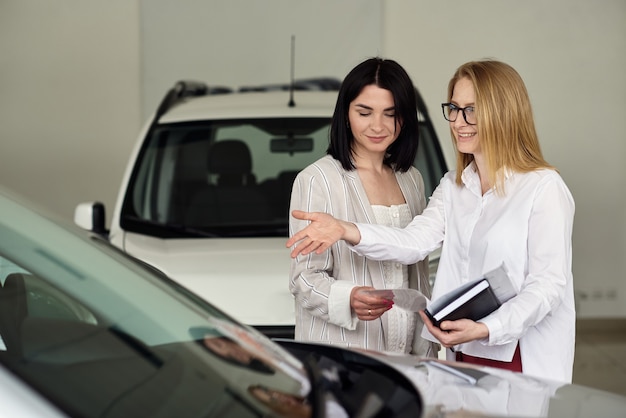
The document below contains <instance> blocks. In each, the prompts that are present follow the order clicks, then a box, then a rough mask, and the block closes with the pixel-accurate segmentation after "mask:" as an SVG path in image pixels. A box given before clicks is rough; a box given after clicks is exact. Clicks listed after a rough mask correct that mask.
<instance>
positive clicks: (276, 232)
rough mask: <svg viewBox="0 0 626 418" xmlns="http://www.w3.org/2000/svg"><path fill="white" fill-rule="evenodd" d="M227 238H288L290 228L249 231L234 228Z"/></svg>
mask: <svg viewBox="0 0 626 418" xmlns="http://www.w3.org/2000/svg"><path fill="white" fill-rule="evenodd" d="M223 236H227V237H233V238H235V237H285V238H286V237H288V236H289V228H287V227H286V226H269V227H255V228H248V229H236V228H233V230H232V231H231V232H228V233H226V234H224V235H223Z"/></svg>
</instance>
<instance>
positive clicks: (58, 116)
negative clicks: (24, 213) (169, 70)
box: [0, 0, 141, 219]
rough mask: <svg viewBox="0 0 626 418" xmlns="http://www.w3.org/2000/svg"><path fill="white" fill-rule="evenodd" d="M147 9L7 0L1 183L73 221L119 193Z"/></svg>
mask: <svg viewBox="0 0 626 418" xmlns="http://www.w3.org/2000/svg"><path fill="white" fill-rule="evenodd" d="M138 22H139V7H138V4H137V3H136V2H132V1H129V0H109V1H82V0H63V1H48V0H28V1H21V0H2V1H1V2H0V141H1V144H2V146H1V147H2V148H1V151H0V179H1V181H0V183H1V184H2V185H5V186H8V187H10V188H12V189H15V190H17V191H19V192H20V193H22V194H23V195H25V196H26V197H28V198H30V199H31V200H34V201H36V202H39V203H41V204H42V205H43V206H45V207H47V208H49V209H50V210H52V211H53V212H55V213H57V214H59V215H61V216H64V217H66V218H67V219H71V218H72V216H73V211H74V207H75V205H76V204H77V203H78V202H81V201H89V200H96V199H99V200H102V201H104V202H105V203H106V204H107V205H108V209H109V212H110V211H112V209H113V202H114V201H115V198H116V196H117V191H118V189H119V183H120V181H121V178H122V172H123V170H124V167H125V165H126V159H127V155H128V153H129V151H130V149H131V147H132V145H133V142H134V139H135V136H136V134H137V131H138V130H139V127H140V123H141V118H140V107H139V104H140V102H139V98H140V89H139V76H140V72H139V30H138Z"/></svg>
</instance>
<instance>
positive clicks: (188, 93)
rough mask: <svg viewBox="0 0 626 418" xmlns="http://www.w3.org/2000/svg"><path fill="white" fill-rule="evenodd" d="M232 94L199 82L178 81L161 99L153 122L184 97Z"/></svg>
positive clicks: (223, 89) (222, 88)
mask: <svg viewBox="0 0 626 418" xmlns="http://www.w3.org/2000/svg"><path fill="white" fill-rule="evenodd" d="M232 92H233V90H232V89H231V88H229V87H223V86H215V87H209V86H208V85H207V84H205V83H203V82H200V81H193V80H180V81H178V82H176V84H174V87H172V88H171V89H169V90H168V92H167V93H166V94H165V97H163V100H161V103H160V104H159V107H158V108H157V111H156V115H155V118H154V119H155V121H156V120H158V119H159V118H160V117H161V116H162V115H163V114H164V113H165V112H167V111H168V110H169V109H171V108H172V106H174V105H175V104H176V103H178V102H180V101H181V100H183V99H185V98H186V97H196V96H206V95H208V94H226V93H232Z"/></svg>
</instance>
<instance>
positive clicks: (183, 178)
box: [121, 117, 445, 238]
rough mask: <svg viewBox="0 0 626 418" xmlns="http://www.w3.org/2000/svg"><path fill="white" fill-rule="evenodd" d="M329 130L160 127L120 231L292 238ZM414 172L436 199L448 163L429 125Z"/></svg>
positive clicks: (257, 124)
mask: <svg viewBox="0 0 626 418" xmlns="http://www.w3.org/2000/svg"><path fill="white" fill-rule="evenodd" d="M329 127H330V117H328V118H274V119H271V118H266V119H236V120H218V121H199V122H194V123H178V124H167V125H157V126H156V127H154V128H153V129H152V130H151V131H150V132H149V134H148V137H147V139H146V141H145V142H144V144H143V146H142V149H141V151H140V154H139V157H138V159H137V163H136V165H135V167H134V170H133V173H132V176H131V180H130V184H129V188H128V191H127V194H126V197H125V200H124V203H123V207H122V213H121V226H122V228H123V229H125V230H127V231H130V232H137V233H141V234H145V235H151V236H156V237H160V238H181V237H272V236H279V237H283V236H287V234H288V212H289V198H290V194H291V186H292V184H293V180H294V178H295V176H296V175H297V174H298V172H300V171H301V170H302V169H303V168H305V167H306V166H307V165H309V164H311V163H313V162H314V161H316V160H317V159H319V158H321V157H322V156H323V155H325V154H326V149H327V148H328V135H329ZM415 166H416V167H417V168H418V169H419V170H420V172H421V173H422V176H423V177H424V182H425V186H426V193H427V196H430V193H432V191H433V190H434V188H435V187H436V185H437V184H438V182H439V179H440V178H441V176H442V175H443V174H444V170H445V163H444V162H443V156H442V154H441V149H440V147H439V143H438V142H437V139H436V136H435V135H434V130H433V129H432V126H430V125H429V124H428V123H426V122H422V123H421V125H420V146H419V150H418V155H417V157H416V160H415Z"/></svg>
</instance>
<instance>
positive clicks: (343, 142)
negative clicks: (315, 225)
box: [326, 57, 419, 172]
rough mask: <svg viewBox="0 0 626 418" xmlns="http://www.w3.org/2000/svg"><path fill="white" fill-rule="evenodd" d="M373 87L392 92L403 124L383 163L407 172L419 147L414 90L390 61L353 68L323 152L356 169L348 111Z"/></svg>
mask: <svg viewBox="0 0 626 418" xmlns="http://www.w3.org/2000/svg"><path fill="white" fill-rule="evenodd" d="M372 84H373V85H375V86H378V87H380V88H382V89H385V90H389V91H390V92H391V95H392V96H393V100H394V106H395V115H396V118H397V119H400V120H401V121H402V126H401V128H400V134H399V135H398V138H397V139H396V140H395V141H394V143H393V144H391V145H390V146H389V148H388V149H387V155H386V156H385V159H384V163H385V164H387V165H389V166H390V167H391V168H393V169H394V170H396V171H403V172H404V171H407V170H408V169H409V168H410V167H411V166H412V165H413V162H414V160H415V155H416V154H417V146H418V143H419V126H418V120H417V100H416V96H415V86H414V85H413V82H412V81H411V78H410V77H409V75H408V74H407V72H406V71H405V70H404V68H402V66H400V64H398V63H397V62H396V61H393V60H389V59H383V58H379V57H374V58H369V59H367V60H365V61H363V62H362V63H360V64H359V65H357V66H356V67H354V68H353V69H352V70H351V71H350V72H349V73H348V75H347V76H346V78H345V79H344V80H343V82H342V83H341V87H340V89H339V95H338V96H337V104H336V105H335V111H334V113H333V118H332V122H331V126H330V141H329V145H328V149H327V151H326V152H327V153H328V154H330V155H331V156H332V157H333V158H335V159H336V160H338V161H339V162H340V163H341V165H342V166H343V168H344V169H346V170H349V171H351V170H354V169H355V167H354V163H353V161H352V144H353V142H354V137H353V135H352V131H351V130H350V127H349V124H348V110H349V109H350V103H351V102H352V101H353V100H354V99H356V97H357V96H358V95H359V94H360V93H361V91H362V90H363V88H364V87H366V86H369V85H372Z"/></svg>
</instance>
